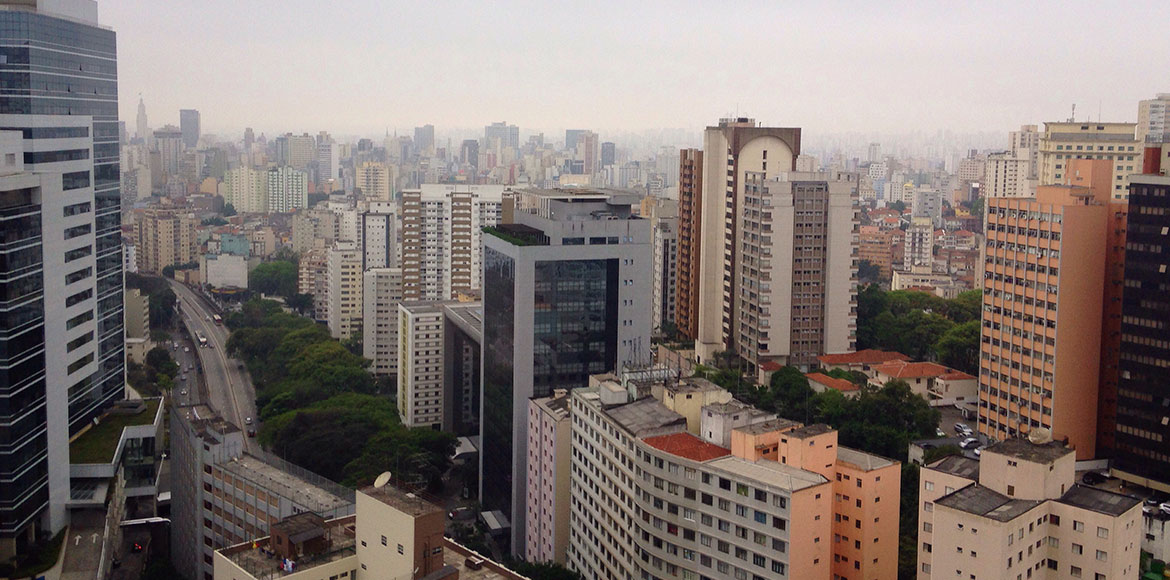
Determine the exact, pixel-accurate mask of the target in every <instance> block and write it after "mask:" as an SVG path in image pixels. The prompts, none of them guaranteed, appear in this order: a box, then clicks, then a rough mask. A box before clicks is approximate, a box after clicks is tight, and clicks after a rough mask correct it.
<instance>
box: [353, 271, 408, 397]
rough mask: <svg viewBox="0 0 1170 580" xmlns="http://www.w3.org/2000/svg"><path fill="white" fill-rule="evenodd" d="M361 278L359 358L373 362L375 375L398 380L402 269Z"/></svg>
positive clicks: (379, 272)
mask: <svg viewBox="0 0 1170 580" xmlns="http://www.w3.org/2000/svg"><path fill="white" fill-rule="evenodd" d="M362 277H363V284H362V300H363V303H364V305H363V308H362V318H363V323H362V356H364V357H366V358H368V359H370V361H372V364H371V365H370V372H372V373H374V374H375V375H379V376H386V375H391V376H397V374H398V304H399V303H400V302H402V269H400V268H370V269H368V270H366V271H365V272H364V273H363V274H362Z"/></svg>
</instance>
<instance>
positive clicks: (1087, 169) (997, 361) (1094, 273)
mask: <svg viewBox="0 0 1170 580" xmlns="http://www.w3.org/2000/svg"><path fill="white" fill-rule="evenodd" d="M1072 165H1073V167H1072V168H1070V169H1069V171H1070V172H1071V174H1072V175H1071V176H1070V177H1068V179H1069V181H1070V182H1073V183H1075V185H1042V186H1040V187H1039V188H1038V189H1037V192H1036V197H1035V198H1023V199H1020V198H994V199H989V200H988V204H987V226H986V230H987V249H986V252H985V258H984V269H983V270H984V271H983V311H984V312H983V319H982V326H983V329H982V337H981V341H982V342H981V347H980V373H979V424H978V430H979V432H980V433H981V434H984V435H987V436H988V437H991V438H993V439H1009V438H1013V437H1020V436H1023V435H1026V434H1027V433H1028V432H1029V430H1031V429H1034V428H1037V427H1043V428H1045V429H1050V430H1051V431H1052V433H1053V435H1054V436H1055V437H1056V438H1057V439H1067V441H1068V443H1069V444H1070V445H1071V446H1072V447H1073V448H1075V449H1076V454H1077V458H1078V459H1082V460H1083V459H1092V458H1094V457H1095V455H1096V440H1097V429H1096V425H1097V412H1096V407H1097V395H1098V376H1099V365H1100V360H1101V353H1100V347H1101V328H1102V317H1101V316H1100V315H1099V314H1097V313H1100V312H1102V309H1103V308H1104V289H1105V285H1106V272H1107V271H1109V270H1107V269H1106V266H1107V261H1108V259H1107V255H1106V254H1107V252H1106V249H1107V245H1108V244H1107V240H1108V230H1109V228H1110V220H1111V219H1112V215H1113V214H1114V213H1115V211H1114V210H1113V209H1111V207H1110V203H1111V200H1110V195H1111V194H1112V192H1113V191H1114V190H1113V187H1112V185H1113V181H1114V179H1113V176H1114V171H1113V168H1112V162H1110V161H1105V160H1101V161H1097V160H1093V161H1087V160H1082V161H1077V160H1074V162H1073V164H1072ZM1062 179H1065V178H1062ZM1086 313H1093V315H1092V316H1086Z"/></svg>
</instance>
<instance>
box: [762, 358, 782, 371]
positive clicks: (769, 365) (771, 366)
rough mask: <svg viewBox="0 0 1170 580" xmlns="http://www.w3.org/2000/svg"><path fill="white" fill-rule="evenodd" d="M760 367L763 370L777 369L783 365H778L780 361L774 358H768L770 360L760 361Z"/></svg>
mask: <svg viewBox="0 0 1170 580" xmlns="http://www.w3.org/2000/svg"><path fill="white" fill-rule="evenodd" d="M760 368H761V369H763V370H765V371H778V370H780V369H782V368H784V367H782V366H781V365H780V363H778V362H776V361H774V360H770V361H767V362H765V363H761V364H760Z"/></svg>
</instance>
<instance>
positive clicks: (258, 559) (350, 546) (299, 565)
mask: <svg viewBox="0 0 1170 580" xmlns="http://www.w3.org/2000/svg"><path fill="white" fill-rule="evenodd" d="M355 521H356V518H355V517H354V516H347V517H344V518H338V519H335V520H329V521H327V522H325V523H324V527H323V528H320V529H322V531H323V534H322V535H324V536H325V537H326V538H327V539H328V541H329V548H328V549H326V551H324V552H322V553H320V554H316V555H313V556H308V557H302V558H300V559H299V560H297V561H296V569H295V571H293V572H284V571H283V570H281V569H280V568H279V567H278V566H277V565H276V564H277V563H279V561H280V560H279V557H277V556H269V555H268V554H269V550H268V539H269V537H270V536H264V537H262V538H256V539H254V540H249V541H247V542H243V543H239V544H236V545H234V546H229V547H227V548H223V549H221V550H219V553H220V554H221V555H223V557H225V558H227V559H228V560H230V561H231V562H232V563H233V564H235V565H237V566H239V567H240V568H243V569H244V571H246V572H248V573H249V574H251V575H252V576H253V577H255V578H266V579H271V578H283V577H285V576H289V575H292V574H299V573H301V572H304V571H305V570H308V569H310V568H315V567H317V566H321V565H323V564H329V563H332V562H336V561H338V560H341V559H344V558H349V557H353V556H355V555H356V554H357V546H356V543H357V542H356V540H355V539H354V527H353V526H354V525H355ZM253 546H255V547H253ZM354 567H355V568H356V567H357V564H354Z"/></svg>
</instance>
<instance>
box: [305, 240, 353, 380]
mask: <svg viewBox="0 0 1170 580" xmlns="http://www.w3.org/2000/svg"><path fill="white" fill-rule="evenodd" d="M301 252H302V253H301V259H300V260H299V261H298V262H297V292H298V293H300V294H310V295H312V296H313V320H316V321H317V322H325V321H327V320H328V315H329V249H328V248H325V247H310V248H308V249H305V250H301ZM367 344H368V343H367ZM367 358H369V357H368V356H367Z"/></svg>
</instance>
